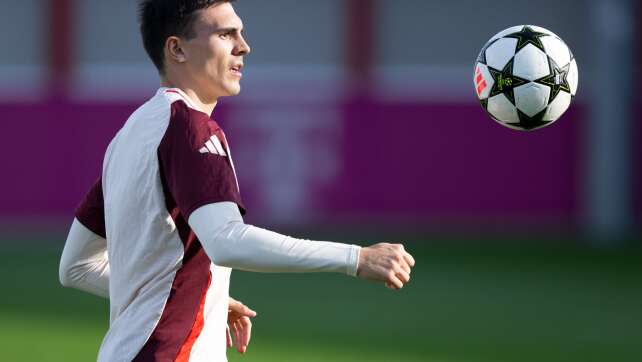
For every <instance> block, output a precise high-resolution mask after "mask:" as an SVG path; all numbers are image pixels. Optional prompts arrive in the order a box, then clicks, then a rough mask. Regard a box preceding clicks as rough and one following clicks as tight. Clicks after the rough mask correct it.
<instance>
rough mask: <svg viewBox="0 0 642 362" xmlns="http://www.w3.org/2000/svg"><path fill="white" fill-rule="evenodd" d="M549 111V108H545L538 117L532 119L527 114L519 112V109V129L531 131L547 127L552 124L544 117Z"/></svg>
mask: <svg viewBox="0 0 642 362" xmlns="http://www.w3.org/2000/svg"><path fill="white" fill-rule="evenodd" d="M547 110H548V108H544V109H543V110H542V111H540V112H539V113H537V114H536V115H534V116H532V117H530V116H528V115H527V114H526V113H524V112H522V111H521V110H519V108H518V109H517V116H518V117H519V124H518V127H520V128H522V129H524V130H527V131H530V130H534V129H536V128H541V127H544V126H546V125H547V124H549V123H551V121H545V120H544V115H545V114H546V111H547Z"/></svg>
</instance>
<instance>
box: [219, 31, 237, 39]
mask: <svg viewBox="0 0 642 362" xmlns="http://www.w3.org/2000/svg"><path fill="white" fill-rule="evenodd" d="M233 34H234V32H233V31H227V32H225V33H221V34H220V35H219V38H221V39H223V40H227V39H229V38H231V37H232V35H233Z"/></svg>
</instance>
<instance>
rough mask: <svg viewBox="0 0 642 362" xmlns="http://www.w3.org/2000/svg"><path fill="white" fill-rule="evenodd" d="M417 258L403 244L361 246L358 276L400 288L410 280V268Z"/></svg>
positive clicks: (392, 287) (389, 286)
mask: <svg viewBox="0 0 642 362" xmlns="http://www.w3.org/2000/svg"><path fill="white" fill-rule="evenodd" d="M414 265H415V259H414V258H413V257H412V255H410V254H408V253H407V252H406V251H405V250H404V247H403V245H401V244H388V243H379V244H375V245H372V246H369V247H364V248H361V253H360V254H359V265H358V267H357V276H358V277H359V278H363V279H369V280H376V281H382V282H385V284H386V286H387V287H388V288H390V289H396V290H399V289H401V288H403V286H404V284H406V283H408V281H410V269H411V268H412V267H413V266H414Z"/></svg>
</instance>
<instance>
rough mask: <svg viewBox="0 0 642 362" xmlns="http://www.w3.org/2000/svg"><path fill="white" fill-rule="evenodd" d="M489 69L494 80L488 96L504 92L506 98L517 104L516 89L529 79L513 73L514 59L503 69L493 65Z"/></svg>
mask: <svg viewBox="0 0 642 362" xmlns="http://www.w3.org/2000/svg"><path fill="white" fill-rule="evenodd" d="M488 71H489V72H490V75H491V76H492V77H493V80H494V82H493V88H491V90H490V94H489V95H488V98H491V97H494V96H496V95H498V94H502V93H503V94H504V95H505V96H506V98H508V100H509V101H510V102H511V103H512V104H513V105H515V92H514V89H515V88H516V87H519V86H520V85H522V84H526V83H528V80H526V79H524V78H520V77H517V76H515V75H514V74H513V59H511V60H510V61H509V62H508V63H507V64H506V66H504V69H502V70H501V71H499V70H497V69H494V68H492V67H488Z"/></svg>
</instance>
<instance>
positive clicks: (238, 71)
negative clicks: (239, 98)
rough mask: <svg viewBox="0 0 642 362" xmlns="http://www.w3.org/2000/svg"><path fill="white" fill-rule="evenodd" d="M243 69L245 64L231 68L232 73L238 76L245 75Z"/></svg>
mask: <svg viewBox="0 0 642 362" xmlns="http://www.w3.org/2000/svg"><path fill="white" fill-rule="evenodd" d="M241 69H243V64H242V63H238V64H235V65H233V66H232V67H231V68H230V70H231V71H232V73H233V74H235V75H237V76H241V75H243V73H241Z"/></svg>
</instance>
